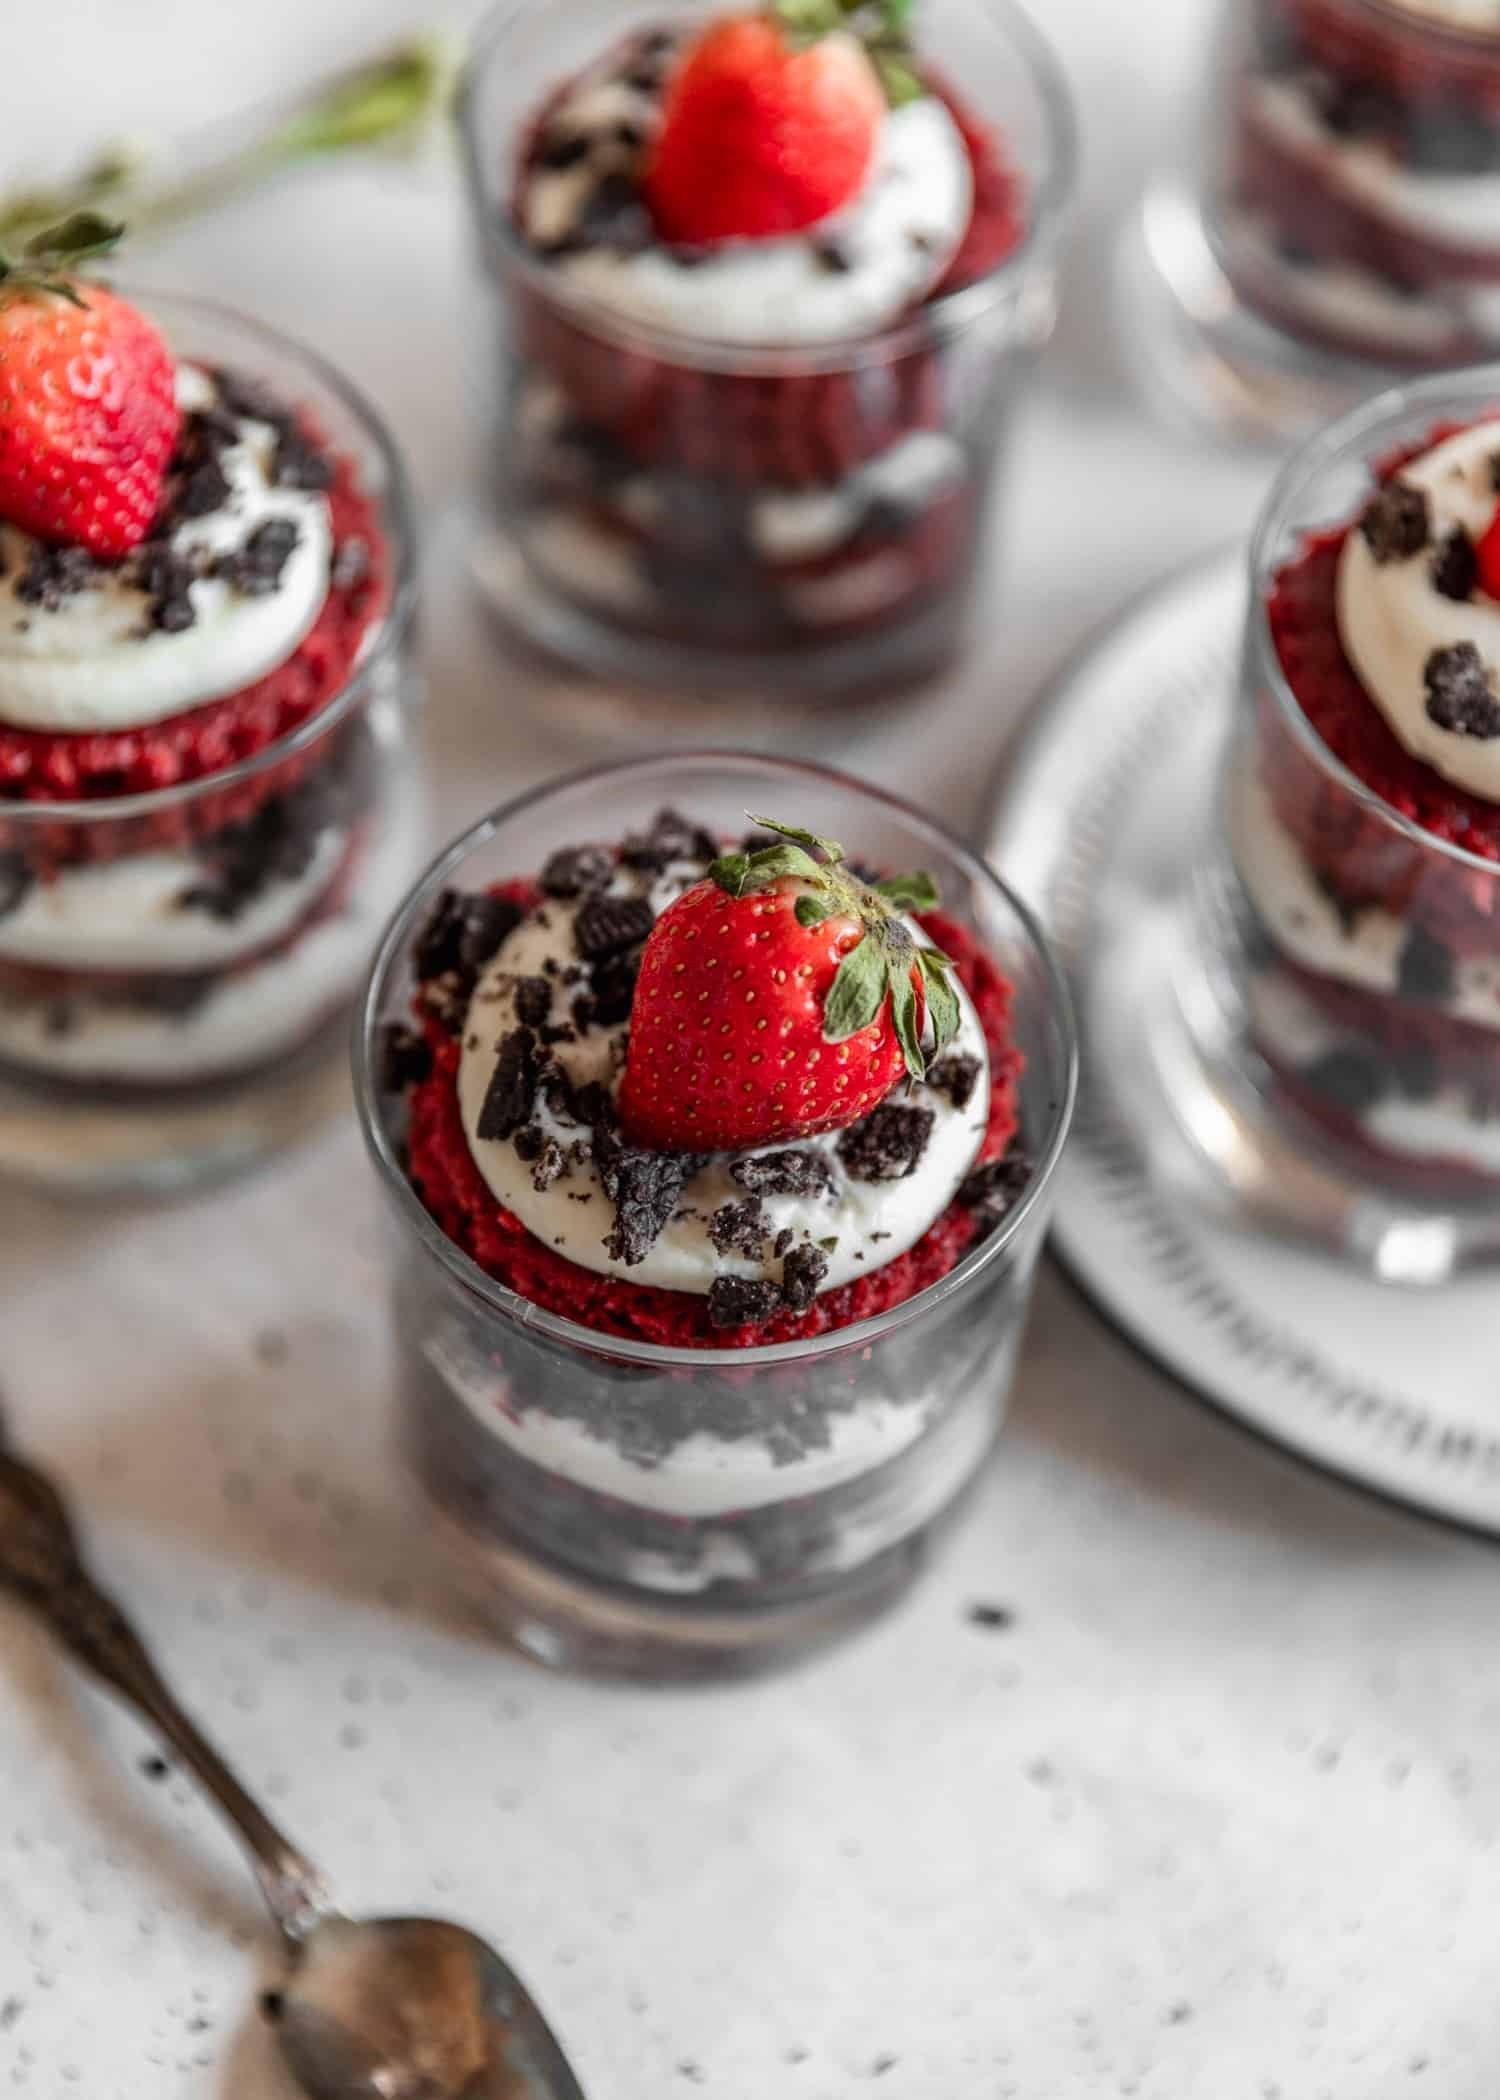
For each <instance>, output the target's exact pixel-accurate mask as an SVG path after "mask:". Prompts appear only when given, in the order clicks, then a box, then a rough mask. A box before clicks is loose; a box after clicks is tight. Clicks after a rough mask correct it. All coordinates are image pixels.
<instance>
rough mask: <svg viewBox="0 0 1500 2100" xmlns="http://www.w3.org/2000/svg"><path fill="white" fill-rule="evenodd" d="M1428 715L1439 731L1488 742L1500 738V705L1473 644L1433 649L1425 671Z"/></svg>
mask: <svg viewBox="0 0 1500 2100" xmlns="http://www.w3.org/2000/svg"><path fill="white" fill-rule="evenodd" d="M1423 680H1424V683H1425V684H1426V687H1427V715H1428V719H1429V720H1430V721H1433V722H1435V723H1436V724H1437V726H1438V728H1439V729H1448V730H1451V731H1452V732H1453V733H1454V735H1456V736H1473V737H1479V738H1481V739H1483V740H1485V741H1488V740H1489V739H1490V738H1492V737H1497V736H1500V702H1497V701H1496V698H1495V694H1494V689H1493V688H1492V686H1491V684H1490V674H1489V672H1488V671H1487V670H1486V668H1485V664H1484V660H1483V658H1482V657H1481V656H1480V654H1479V651H1478V650H1477V649H1476V648H1475V646H1474V644H1473V643H1472V642H1454V643H1453V645H1452V646H1451V648H1447V649H1434V650H1433V652H1432V654H1431V655H1430V656H1429V657H1428V659H1427V663H1426V665H1425V667H1424V670H1423Z"/></svg>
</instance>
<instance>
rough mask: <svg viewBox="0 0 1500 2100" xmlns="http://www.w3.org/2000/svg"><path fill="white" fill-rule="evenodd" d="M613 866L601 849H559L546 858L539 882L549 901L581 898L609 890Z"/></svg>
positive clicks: (594, 847) (587, 847)
mask: <svg viewBox="0 0 1500 2100" xmlns="http://www.w3.org/2000/svg"><path fill="white" fill-rule="evenodd" d="M614 866H615V864H614V862H613V861H612V860H611V859H610V857H609V855H608V854H607V853H606V852H605V851H604V848H603V847H602V846H560V847H559V848H558V850H557V851H556V852H555V853H552V854H549V855H548V857H547V860H546V862H545V864H544V865H543V868H542V872H541V874H540V876H539V877H538V882H539V884H540V886H541V889H542V892H543V894H544V895H545V896H548V897H582V896H584V895H585V894H586V893H587V892H588V891H589V890H602V889H605V888H607V887H608V884H609V878H610V876H611V875H612V874H613V873H614Z"/></svg>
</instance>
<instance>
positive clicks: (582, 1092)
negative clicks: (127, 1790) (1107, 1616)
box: [360, 756, 1072, 1672]
mask: <svg viewBox="0 0 1500 2100" xmlns="http://www.w3.org/2000/svg"><path fill="white" fill-rule="evenodd" d="M664 797H670V801H669V802H665V801H664V800H663V798H664ZM767 800H774V801H775V804H776V808H777V810H778V811H779V812H780V813H781V814H782V815H783V816H789V817H791V818H792V819H793V820H794V821H793V822H792V823H791V824H790V825H789V826H788V827H787V828H786V829H782V828H781V827H780V823H779V820H778V823H777V824H776V825H774V826H772V827H771V828H769V829H768V828H766V826H765V823H764V821H763V820H760V819H758V820H757V822H756V824H755V825H754V827H753V828H752V831H751V833H750V835H749V836H748V837H742V836H740V835H739V834H738V833H736V832H735V831H734V830H733V829H732V828H731V827H733V826H735V825H738V826H739V827H740V828H741V831H743V828H744V826H745V823H746V818H745V811H746V809H747V808H757V807H758V806H760V805H762V804H763V803H764V802H765V801H767ZM835 822H837V823H838V825H839V827H840V829H841V831H842V832H843V834H844V836H845V839H846V840H847V841H849V854H848V855H846V854H845V853H844V851H843V849H842V848H841V846H840V845H839V843H838V842H837V841H836V840H834V839H832V838H830V837H829V835H828V831H827V830H826V829H818V830H816V831H815V830H813V829H812V828H810V827H811V826H812V825H813V824H814V823H818V824H820V825H822V826H826V827H830V828H831V826H832V824H833V823H835ZM856 838H857V840H858V853H857V854H856V853H855V849H854V844H853V841H854V840H855V839H856ZM913 849H916V850H920V851H921V852H922V854H923V856H924V858H925V860H926V862H927V867H926V870H925V871H924V872H923V873H921V874H920V875H906V874H903V873H902V871H901V867H900V864H899V863H900V859H901V856H902V855H903V854H909V853H910V852H911V851H912V850H913ZM909 864H910V863H909V862H908V865H909ZM939 893H941V901H939ZM1071 1074H1072V1050H1071V1036H1070V1029H1069V1024H1068V1019H1067V1014H1066V1009H1065V1002H1064V997H1063V994H1062V993H1061V991H1060V988H1059V986H1058V983H1057V980H1056V977H1055V975H1054V973H1053V971H1052V967H1051V964H1050V962H1049V961H1048V959H1047V957H1046V955H1045V953H1044V952H1043V950H1042V949H1041V947H1040V946H1039V944H1038V941H1037V937H1036V936H1035V934H1034V932H1033V930H1032V928H1031V927H1030V925H1029V922H1028V921H1027V920H1026V919H1025V917H1024V915H1023V914H1022V913H1021V912H1020V909H1019V907H1017V906H1016V905H1015V904H1014V902H1013V901H1012V900H1011V899H1009V897H1008V896H1007V895H1006V893H1005V892H1004V891H1003V890H1002V889H1001V887H1000V885H999V884H998V883H997V882H996V881H995V879H994V878H993V877H992V876H991V875H990V874H989V873H988V872H987V871H986V870H985V869H984V868H983V867H982V866H980V864H978V863H976V862H974V861H973V860H972V859H971V858H970V857H969V856H968V855H967V854H966V853H965V852H964V850H963V849H962V848H960V847H958V846H957V845H956V844H955V843H954V842H952V841H950V840H948V839H946V837H945V836H944V835H943V834H942V833H940V832H939V831H938V830H937V829H936V827H934V826H931V825H930V824H928V823H927V822H926V820H925V819H922V818H919V817H917V816H916V815H915V813H913V812H909V811H907V810H906V809H904V808H903V807H902V806H901V805H899V804H896V803H892V802H889V801H887V800H886V798H884V797H882V796H879V795H877V794H875V793H874V792H873V791H871V790H867V789H863V788H860V787H857V786H856V785H855V784H854V783H852V782H849V781H847V780H845V779H843V778H842V777H841V776H838V775H834V774H822V773H818V772H815V771H813V770H812V769H805V768H797V767H792V766H789V765H783V764H778V763H776V762H774V761H769V760H759V759H751V758H737V757H730V758H725V759H708V758H699V757H696V756H694V757H686V758H680V759H675V760H666V761H662V760H658V761H651V762H647V763H643V764H641V765H637V766H631V767H625V768H615V769H610V770H606V771H603V772H598V773H593V774H590V775H586V776H580V777H579V778H577V779H575V780H573V781H571V782H566V783H563V784H562V785H561V786H560V787H558V788H556V789H552V790H547V791H544V792H543V793H542V794H541V795H539V796H535V797H530V798H527V799H526V800H525V801H524V802H522V803H520V804H516V805H513V806H512V807H511V808H510V809H509V810H506V811H501V812H500V813H498V814H497V816H496V817H494V818H492V819H489V820H488V821H487V822H486V823H485V824H484V825H482V826H480V827H479V828H478V830H477V831H476V832H474V833H472V834H470V836H469V837H468V838H466V839H463V840H461V841H459V843H458V844H457V845H456V846H455V847H454V848H453V849H452V850H451V851H450V852H449V853H448V854H447V855H446V856H445V857H444V859H443V860H442V861H441V862H440V863H439V865H438V867H437V868H436V869H435V870H434V871H432V873H431V874H430V875H429V876H428V877H427V878H426V879H425V880H424V882H423V883H422V884H421V885H420V887H419V889H418V891H417V892H416V893H415V895H414V896H413V897H412V899H411V900H409V902H408V904H407V906H406V907H405V908H404V910H403V911H402V913H401V915H400V917H399V918H398V920H397V922H396V925H395V927H394V928H393V929H392V932H391V934H390V935H389V937H388V939H387V942H386V944H385V948H384V951H383V953H382V956H381V958H380V960H379V962H378V963H377V966H376V972H375V977H374V980H373V983H372V987H371V992H370V998H369V1002H368V1005H367V1010H366V1018H365V1034H364V1042H363V1050H362V1071H361V1075H360V1093H361V1103H362V1109H363V1113H364V1115H365V1118H366V1129H367V1136H368V1138H369V1140H370V1143H371V1147H372V1150H373V1153H374V1157H375V1160H376V1163H377V1167H378V1169H379V1171H380V1174H381V1177H382V1179H383V1181H384V1183H385V1185H386V1188H387V1192H388V1194H389V1195H390V1197H391V1199H392V1202H393V1204H394V1209H395V1215H396V1220H397V1227H398V1232H399V1235H400V1241H401V1244H400V1247H399V1250H398V1257H397V1262H396V1268H395V1285H394V1302H395V1317H396V1322H397V1329H398V1339H399V1343H400V1346H401V1350H402V1354H403V1358H404V1364H405V1371H404V1381H405V1391H404V1400H403V1435H404V1440H405V1443H406V1446H407V1450H408V1453H409V1455H410V1458H411V1460H412V1463H413V1465H414V1468H415V1471H416V1475H417V1478H418V1480H419V1481H420V1483H421V1485H422V1488H423V1490H424V1492H425V1495H426V1498H427V1501H428V1504H429V1507H430V1509H431V1511H432V1512H434V1513H435V1514H436V1516H437V1518H438V1520H439V1522H440V1524H441V1526H442V1528H443V1529H444V1530H445V1531H446V1532H447V1533H448V1535H449V1536H450V1537H451V1538H452V1539H453V1541H454V1543H455V1544H456V1545H457V1546H458V1547H459V1548H460V1552H461V1557H462V1559H463V1561H464V1563H465V1564H466V1565H467V1567H468V1568H469V1570H470V1571H471V1573H472V1574H473V1575H474V1576H475V1577H476V1578H477V1579H478V1582H479V1584H480V1586H481V1588H482V1591H483V1594H484V1596H485V1598H486V1600H487V1602H488V1604H489V1606H490V1608H491V1609H492V1610H493V1611H494V1612H495V1614H496V1615H497V1616H498V1618H499V1619H500V1621H501V1623H502V1624H503V1625H504V1626H505V1628H506V1629H507V1631H508V1632H509V1633H510V1634H511V1635H512V1636H513V1637H515V1638H516V1639H518V1640H520V1641H521V1642H522V1643H523V1644H524V1645H526V1646H528V1647H530V1648H531V1649H533V1650H534V1651H535V1652H537V1653H541V1654H544V1655H550V1656H555V1657H557V1658H559V1659H571V1660H579V1661H584V1662H597V1663H601V1664H604V1665H607V1666H611V1667H620V1668H626V1669H634V1668H641V1669H647V1670H655V1669H658V1668H667V1669H674V1668H681V1669H683V1670H685V1671H688V1672H692V1671H695V1670H698V1669H703V1670H712V1669H718V1668H722V1667H725V1666H732V1665H733V1663H734V1662H735V1660H736V1659H737V1658H738V1659H740V1660H743V1661H745V1662H749V1661H752V1660H754V1659H757V1658H759V1657H762V1656H764V1655H767V1654H771V1653H779V1652H782V1651H785V1650H788V1649H791V1648H795V1647H798V1646H801V1645H804V1644H805V1643H806V1642H808V1641H810V1640H813V1639H816V1638H818V1637H819V1636H820V1635H822V1634H825V1633H827V1632H830V1631H833V1630H835V1629H836V1628H837V1627H839V1626H841V1625H843V1624H845V1623H848V1622H849V1621H850V1620H852V1619H854V1618H856V1617H859V1616H862V1615H864V1614H865V1613H867V1612H868V1611H870V1610H872V1609H873V1608H875V1606H876V1605H877V1604H879V1603H881V1602H883V1601H885V1600H886V1599H887V1598H888V1597H889V1596H891V1595H893V1594H894V1593H895V1591H896V1590H897V1589H899V1587H900V1586H901V1585H902V1584H903V1583H904V1581H905V1580H906V1578H907V1577H908V1576H909V1574H910V1573H911V1571H912V1569H913V1568H914V1567H915V1566H916V1564H917V1563H918V1561H919V1560H920V1558H921V1557H922V1553H923V1550H924V1546H925V1541H926V1539H927V1537H928V1535H929V1533H930V1531H931V1529H932V1527H933V1526H934V1525H935V1524H936V1522H937V1521H938V1519H939V1518H940V1517H941V1516H942V1515H943V1514H944V1513H945V1512H946V1511H947V1509H948V1508H949V1507H950V1506H951V1505H952V1503H953V1502H954V1500H955V1498H956V1497H957V1496H958V1495H959V1494H960V1492H961V1490H962V1489H963V1487H964V1486H965V1485H966V1484H967V1483H968V1481H969V1480H970V1479H971V1478H972V1477H973V1475H974V1473H975V1471H976V1469H977V1468H978V1466H979V1465H980V1464H981V1462H982V1460H983V1458H984V1455H985V1453H986V1452H987V1450H988V1448H989V1445H990V1441H991V1439H992V1437H993V1433H994V1430H995V1427H996V1424H997V1422H998V1418H999V1412H1000V1406H1001V1402H1002V1400H1003V1396H1004V1392H1005V1388H1006V1385H1007V1383H1008V1380H1009V1375H1010V1370H1011V1366H1012V1362H1013V1358H1014V1353H1015V1349H1016V1345H1017V1342H1018V1340H1019V1335H1020V1329H1021V1323H1022V1319H1023V1316H1024V1309H1025V1304H1026V1300H1027V1297H1028V1295H1029V1287H1030V1278H1031V1271H1032V1265H1033V1261H1034V1258H1035V1254H1036V1251H1037V1246H1038V1242H1039V1238H1040V1233H1041V1229H1042V1215H1043V1212H1044V1210H1045V1207H1046V1202H1047V1182H1048V1179H1049V1175H1050V1170H1051V1165H1052V1161H1053V1159H1054V1157H1055V1155H1056V1152H1057V1149H1058V1147H1059V1145H1060V1143H1061V1138H1062V1133H1063V1129H1064V1127H1065V1124H1066V1120H1067V1115H1068V1110H1069V1104H1070V1098H1071V1087H1072V1076H1071Z"/></svg>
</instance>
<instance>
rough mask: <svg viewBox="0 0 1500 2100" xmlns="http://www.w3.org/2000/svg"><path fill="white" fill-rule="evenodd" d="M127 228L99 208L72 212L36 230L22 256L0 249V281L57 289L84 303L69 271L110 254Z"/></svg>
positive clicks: (19, 287) (32, 289) (73, 301)
mask: <svg viewBox="0 0 1500 2100" xmlns="http://www.w3.org/2000/svg"><path fill="white" fill-rule="evenodd" d="M124 232H125V228H124V227H123V226H122V225H120V224H119V222H118V221H117V220H114V219H106V218H104V217H102V216H101V214H100V213H98V212H96V211H75V212H72V213H70V214H69V216H68V217H67V218H66V219H64V220H62V221H61V223H60V224H58V225H56V226H48V227H45V228H43V230H42V231H41V232H40V233H34V234H33V235H32V236H31V238H30V240H28V241H27V242H26V243H25V245H24V246H23V248H22V250H21V253H20V256H19V258H17V257H14V256H11V255H7V254H6V253H5V251H4V250H3V249H0V284H3V285H5V286H7V287H9V288H11V289H13V290H15V291H25V292H53V293H55V294H56V295H57V296H58V297H59V298H61V299H66V300H67V301H68V303H69V304H70V305H71V306H82V305H83V304H84V303H85V302H84V300H83V299H82V298H81V297H80V296H79V294H78V292H77V291H76V290H75V289H74V287H73V285H72V283H71V282H70V280H69V278H68V276H67V275H66V274H65V273H66V272H68V271H69V270H72V269H76V267H77V266H78V264H79V263H82V262H89V261H92V260H93V259H94V258H95V257H96V256H100V255H108V254H109V252H110V250H111V249H113V248H114V247H116V246H117V245H118V243H119V241H120V239H121V237H122V236H123V234H124Z"/></svg>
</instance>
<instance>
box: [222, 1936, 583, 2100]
mask: <svg viewBox="0 0 1500 2100" xmlns="http://www.w3.org/2000/svg"><path fill="white" fill-rule="evenodd" d="M263 2002H264V2007H265V2012H266V2016H267V2018H268V2019H269V2020H270V2021H271V2022H272V2024H273V2026H274V2028H275V2030H276V2037H277V2040H278V2042H279V2043H280V2046H281V2052H282V2055H283V2056H284V2057H285V2058H286V2061H287V2064H288V2067H289V2068H290V2070H291V2071H292V2074H293V2076H294V2077H295V2078H296V2079H297V2081H298V2083H299V2084H300V2085H301V2087H302V2089H303V2091H304V2092H306V2093H307V2095H308V2096H309V2100H584V2096H583V2088H582V2087H581V2086H580V2085H579V2083H578V2081H577V2079H576V2078H575V2077H574V2076H573V2073H572V2071H571V2070H570V2069H569V2067H568V2064H567V2061H566V2059H565V2058H564V2056H563V2053H562V2051H561V2049H560V2048H559V2047H558V2045H557V2042H556V2040H555V2039H554V2037H553V2034H552V2031H551V2029H550V2028H549V2027H548V2025H547V2023H546V2021H545V2020H544V2019H543V2017H542V2015H541V2013H540V2011H539V2010H538V2008H537V2006H536V2005H535V2004H534V2002H533V2001H532V1999H531V1997H530V1996H529V1994H528V1993H527V1991H526V1989H525V1987H524V1985H523V1984H522V1983H521V1982H520V1980H519V1978H518V1977H517V1976H516V1975H515V1973H514V1971H513V1970H512V1969H511V1968H510V1967H509V1965H508V1964H507V1963H506V1962H504V1961H502V1960H501V1958H500V1956H499V1955H498V1954H497V1953H496V1952H495V1950H494V1948H493V1947H491V1946H490V1945H489V1944H488V1943H487V1942H486V1941H484V1940H482V1939H480V1938H479V1937H478V1936H477V1935H476V1934H475V1933H472V1932H468V1931H465V1929H464V1928H463V1927H462V1926H461V1925H450V1924H448V1923H446V1922H445V1921H444V1920H442V1919H440V1918H371V1919H368V1920H365V1921H362V1922H360V1921H355V1920H353V1919H349V1918H341V1917H337V1916H334V1917H326V1918H324V1919H323V1920H322V1921H321V1922H320V1923H319V1924H318V1925H316V1926H315V1927H314V1928H313V1930H312V1931H311V1932H310V1933H309V1934H308V1936H307V1938H306V1939H305V1940H303V1941H302V1943H301V1945H300V1946H299V1947H298V1949H297V1950H296V1953H295V1955H294V1957H293V1964H292V1968H291V1971H290V1973H289V1975H288V1977H287V1980H286V1982H285V1983H284V1984H283V1985H282V1987H281V1988H280V1989H279V1990H276V1991H271V1992H268V1993H267V1996H266V1998H265V2000H264V2001H263Z"/></svg>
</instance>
